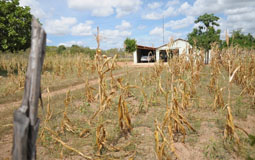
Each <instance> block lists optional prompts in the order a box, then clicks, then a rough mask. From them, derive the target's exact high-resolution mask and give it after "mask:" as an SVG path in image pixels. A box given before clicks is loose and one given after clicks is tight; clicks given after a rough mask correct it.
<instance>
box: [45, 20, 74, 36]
mask: <svg viewBox="0 0 255 160" xmlns="http://www.w3.org/2000/svg"><path fill="white" fill-rule="evenodd" d="M76 23H77V20H76V18H75V17H60V19H55V20H46V22H45V30H46V32H47V33H49V34H54V35H66V34H68V33H70V27H71V26H73V25H74V24H76Z"/></svg>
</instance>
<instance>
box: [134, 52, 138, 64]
mask: <svg viewBox="0 0 255 160" xmlns="http://www.w3.org/2000/svg"><path fill="white" fill-rule="evenodd" d="M133 57H134V63H137V62H138V61H137V50H135V51H134V52H133Z"/></svg>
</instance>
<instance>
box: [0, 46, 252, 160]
mask: <svg viewBox="0 0 255 160" xmlns="http://www.w3.org/2000/svg"><path fill="white" fill-rule="evenodd" d="M169 45H171V42H170V43H169ZM202 53H203V52H202V51H201V52H199V51H197V52H195V51H194V52H193V53H192V54H190V55H184V54H182V55H180V56H179V57H173V58H172V59H170V60H169V61H168V62H167V63H163V62H159V63H155V64H154V65H151V66H146V67H137V66H132V65H131V64H130V63H129V65H126V66H125V65H118V64H119V63H118V58H117V57H116V56H115V57H112V58H110V57H107V56H104V55H101V52H100V50H97V54H96V55H95V57H94V59H93V60H92V59H90V58H88V57H86V56H84V55H82V54H76V55H72V56H68V55H65V56H60V55H54V56H53V55H51V56H47V54H46V59H45V61H44V67H43V73H42V90H43V105H42V107H40V109H39V112H40V113H39V117H40V119H41V123H40V131H39V135H38V141H37V158H38V159H74V160H77V159H98V160H101V159H102V160H104V159H127V160H133V159H134V160H170V159H179V160H190V159H193V160H200V159H212V160H215V159H226V160H230V159H249V158H250V159H252V158H255V148H254V146H252V145H251V143H254V135H255V54H254V53H255V51H253V50H244V49H240V48H234V47H229V48H228V49H225V50H219V48H218V47H217V46H214V47H213V49H212V54H211V61H210V64H208V65H205V64H204V57H203V54H202ZM26 58H27V57H26V56H24V55H23V56H17V55H15V56H14V55H1V57H0V71H1V75H2V76H1V77H0V116H1V122H0V137H1V138H0V157H1V158H2V159H10V157H11V146H12V134H13V129H12V127H13V125H12V113H13V111H14V109H15V108H17V107H18V106H19V104H20V103H18V102H19V100H20V99H21V98H22V93H23V86H24V79H25V71H26V67H27V66H26V64H27V59H26ZM77 86H78V87H77ZM15 101H16V102H17V103H13V102H15ZM252 138H253V139H252Z"/></svg>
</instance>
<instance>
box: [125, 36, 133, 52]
mask: <svg viewBox="0 0 255 160" xmlns="http://www.w3.org/2000/svg"><path fill="white" fill-rule="evenodd" d="M124 45H125V51H126V52H128V53H132V52H134V51H135V50H136V40H135V39H130V38H126V40H125V41H124Z"/></svg>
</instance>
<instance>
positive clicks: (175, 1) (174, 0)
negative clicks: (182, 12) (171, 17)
mask: <svg viewBox="0 0 255 160" xmlns="http://www.w3.org/2000/svg"><path fill="white" fill-rule="evenodd" d="M179 3H180V0H172V1H168V2H167V4H166V6H174V5H177V4H179Z"/></svg>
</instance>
